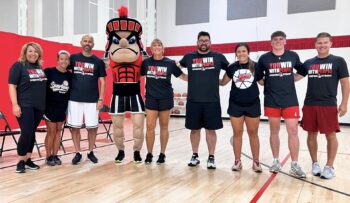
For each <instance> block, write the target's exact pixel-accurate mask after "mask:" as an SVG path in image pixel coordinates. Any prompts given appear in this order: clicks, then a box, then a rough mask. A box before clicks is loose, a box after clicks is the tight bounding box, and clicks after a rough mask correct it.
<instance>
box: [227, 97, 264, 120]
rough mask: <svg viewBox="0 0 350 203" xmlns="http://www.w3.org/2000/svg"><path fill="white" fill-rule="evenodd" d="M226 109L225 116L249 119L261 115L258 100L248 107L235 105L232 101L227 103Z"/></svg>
mask: <svg viewBox="0 0 350 203" xmlns="http://www.w3.org/2000/svg"><path fill="white" fill-rule="evenodd" d="M229 103H230V104H229V105H228V109H227V114H228V115H230V116H231V117H241V116H247V117H251V118H256V117H260V115H261V106H260V100H259V99H257V100H256V102H254V103H252V104H248V105H242V104H237V103H234V102H232V101H230V102H229Z"/></svg>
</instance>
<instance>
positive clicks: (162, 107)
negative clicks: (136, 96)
mask: <svg viewBox="0 0 350 203" xmlns="http://www.w3.org/2000/svg"><path fill="white" fill-rule="evenodd" d="M173 107H174V99H173V98H168V99H153V98H146V109H149V110H156V111H169V110H170V109H172V108H173Z"/></svg>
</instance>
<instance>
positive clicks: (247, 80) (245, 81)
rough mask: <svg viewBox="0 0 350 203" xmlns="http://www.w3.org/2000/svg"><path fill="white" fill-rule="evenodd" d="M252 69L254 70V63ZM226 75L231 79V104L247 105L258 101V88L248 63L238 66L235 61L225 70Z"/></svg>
mask: <svg viewBox="0 0 350 203" xmlns="http://www.w3.org/2000/svg"><path fill="white" fill-rule="evenodd" d="M253 68H254V70H255V68H256V63H254V67H253ZM226 74H227V76H228V77H229V78H231V79H232V86H231V92H230V101H231V102H234V103H237V104H241V105H249V104H252V103H255V102H256V101H257V100H259V88H258V85H257V83H256V80H255V77H254V73H252V72H251V71H250V69H249V64H248V63H246V64H240V63H239V62H238V61H237V62H235V63H233V64H231V65H230V66H229V67H228V68H227V70H226Z"/></svg>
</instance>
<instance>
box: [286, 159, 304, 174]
mask: <svg viewBox="0 0 350 203" xmlns="http://www.w3.org/2000/svg"><path fill="white" fill-rule="evenodd" d="M289 173H290V174H292V175H293V176H295V177H297V178H306V174H305V173H304V171H303V170H302V169H301V168H300V166H299V164H298V163H297V162H294V161H293V162H292V163H291V166H290V171H289Z"/></svg>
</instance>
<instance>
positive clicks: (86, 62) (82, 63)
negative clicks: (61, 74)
mask: <svg viewBox="0 0 350 203" xmlns="http://www.w3.org/2000/svg"><path fill="white" fill-rule="evenodd" d="M69 68H70V69H72V72H73V78H72V89H71V94H70V100H72V101H76V102H88V103H95V102H97V100H98V96H99V94H98V79H99V78H100V77H106V70H105V65H104V63H103V61H102V60H101V59H99V58H98V57H97V56H95V55H92V56H91V57H86V56H84V55H83V54H82V53H78V54H73V55H71V57H70V66H69Z"/></svg>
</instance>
